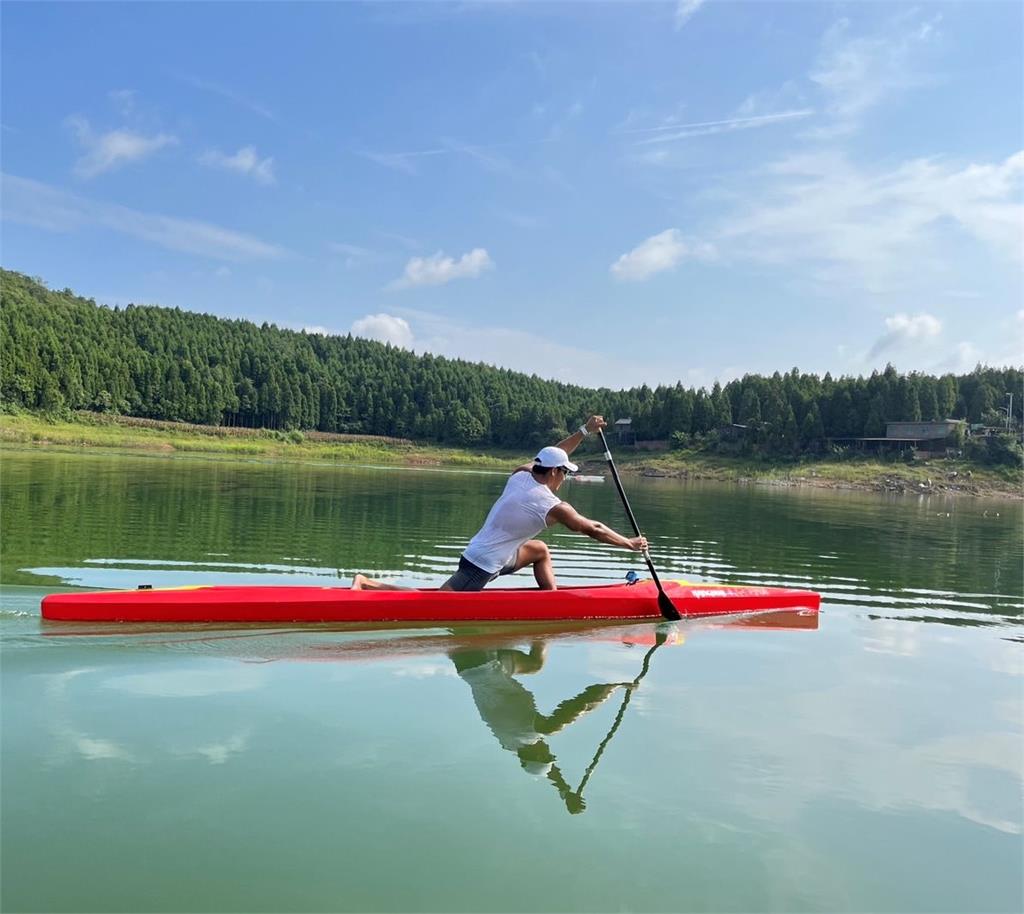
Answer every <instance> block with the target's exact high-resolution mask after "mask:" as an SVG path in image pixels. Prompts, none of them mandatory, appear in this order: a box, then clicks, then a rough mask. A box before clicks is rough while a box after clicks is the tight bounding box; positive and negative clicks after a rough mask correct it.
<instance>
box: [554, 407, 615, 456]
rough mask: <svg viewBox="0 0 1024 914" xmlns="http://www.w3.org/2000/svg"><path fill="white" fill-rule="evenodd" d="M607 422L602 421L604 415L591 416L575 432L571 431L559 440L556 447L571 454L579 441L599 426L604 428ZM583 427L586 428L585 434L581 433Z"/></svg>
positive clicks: (595, 431)
mask: <svg viewBox="0 0 1024 914" xmlns="http://www.w3.org/2000/svg"><path fill="white" fill-rule="evenodd" d="M607 424H608V423H607V422H605V421H604V416H591V417H590V418H589V419H587V421H586V422H584V423H583V425H581V426H580V427H579V429H577V430H576V431H575V432H573V433H572V434H571V435H570V436H569V437H568V438H564V439H563V440H561V441H559V442H558V444H557V445H555V446H556V447H560V448H561V449H562V450H563V451H565V453H566V454H571V453H572V452H573V451H575V450H576V448H578V447H579V446H580V442H581V441H582V440H583V439H584V438H586V437H587V436H589V435H593V434H596V433H597V430H598V429H599V428H604V427H605V426H606V425H607ZM583 429H586V430H587V434H586V435H584V434H583Z"/></svg>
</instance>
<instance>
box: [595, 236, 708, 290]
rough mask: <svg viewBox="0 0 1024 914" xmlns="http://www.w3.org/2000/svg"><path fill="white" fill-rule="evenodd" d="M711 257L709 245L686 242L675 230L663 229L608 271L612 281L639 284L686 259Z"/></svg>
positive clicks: (623, 256) (617, 261) (621, 258)
mask: <svg viewBox="0 0 1024 914" xmlns="http://www.w3.org/2000/svg"><path fill="white" fill-rule="evenodd" d="M713 256H714V248H713V247H712V246H711V245H709V244H704V243H692V242H689V241H687V240H686V239H685V238H684V237H683V234H682V232H680V231H679V229H674V228H673V229H667V230H665V231H664V232H660V233H659V234H657V235H652V236H651V237H650V238H648V239H646V240H645V241H642V242H641V243H640V244H638V245H637V246H636V247H635V248H633V250H632V251H629V252H628V253H626V254H623V255H622V256H621V257H620V258H619V259H618V260H616V261H615V263H613V264H612V265H611V267H610V270H611V273H612V275H613V276H614V277H615V278H616V279H624V280H632V281H637V282H638V281H642V280H645V279H650V278H651V277H652V276H653V275H654V274H655V273H661V272H663V271H665V270H671V269H674V268H675V267H676V266H678V264H679V263H681V262H682V261H683V260H685V259H686V258H688V257H689V258H694V257H696V258H700V259H705V260H706V259H708V258H709V257H713Z"/></svg>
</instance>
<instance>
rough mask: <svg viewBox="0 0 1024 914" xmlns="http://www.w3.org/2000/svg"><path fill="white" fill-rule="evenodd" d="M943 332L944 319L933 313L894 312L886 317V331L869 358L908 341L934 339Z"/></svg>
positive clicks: (901, 345) (899, 346) (874, 346)
mask: <svg viewBox="0 0 1024 914" xmlns="http://www.w3.org/2000/svg"><path fill="white" fill-rule="evenodd" d="M941 332H942V321H940V320H939V319H938V318H937V317H935V316H933V315H931V314H925V313H921V314H915V315H913V316H910V315H908V314H894V315H893V316H892V317H887V318H886V319H885V333H883V334H882V335H881V336H880V337H879V338H878V339H877V340H875V342H874V345H873V346H872V347H871V349H870V351H869V352H868V358H869V359H873V358H876V357H877V356H879V355H881V354H882V353H883V352H889V351H891V350H893V349H899V348H901V347H903V346H905V345H907V344H908V343H914V342H922V341H926V340H931V339H934V338H935V337H937V336H938V335H939V334H940V333H941Z"/></svg>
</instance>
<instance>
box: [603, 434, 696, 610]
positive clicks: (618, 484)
mask: <svg viewBox="0 0 1024 914" xmlns="http://www.w3.org/2000/svg"><path fill="white" fill-rule="evenodd" d="M597 433H598V435H600V436H601V446H602V447H603V448H604V459H605V460H607V461H608V468H609V469H610V470H611V471H612V479H614V480H615V488H616V489H618V490H619V497H620V498H621V499H622V506H623V507H624V508H625V509H626V514H627V515H628V516H629V522H630V523H631V524H632V525H633V531H634V532H635V533H636V535H637V536H643V534H642V533H641V532H640V525H639V524H638V523H637V522H636V517H634V515H633V509H632V508H631V507H630V506H629V499H628V498H626V491H625V489H623V488H622V480H620V479H619V471H618V470H617V469H616V468H615V461H614V460H612V452H611V450H610V449H609V447H608V439H607V438H605V436H604V429H603V428H599V429H598V430H597ZM642 555H643V557H644V561H645V562H646V563H647V570H648V571H649V572H650V573H651V577H652V578H653V579H654V584H655V586H656V587H657V588H658V608H659V609H660V610H661V614H662V615H663V616H664V617H665V618H666V619H672V620H675V619H679V618H681V616H680V615H679V611H678V610H677V609H676V608H675V606H673V605H672V601H671V600H670V599H669V597H668V594H666V593H665V588H664V587H662V586H661V580H660V579H659V578H658V572H656V571H655V570H654V563H653V562H652V561H651V554H650V552H648V551H647V550H646V549H645V550H644V551H643V553H642Z"/></svg>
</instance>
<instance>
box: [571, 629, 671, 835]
mask: <svg viewBox="0 0 1024 914" xmlns="http://www.w3.org/2000/svg"><path fill="white" fill-rule="evenodd" d="M667 640H668V636H667V635H666V634H665V632H663V631H659V632H658V633H657V635H656V636H655V639H654V644H653V645H652V646H651V649H650V650H649V651H648V652H647V653H646V654H645V655H644V662H643V665H642V666H641V667H640V675H639V676H637V677H636V679H634V680H633V682H632V683H631V684H630V685H627V686H626V695H625V697H624V698H623V699H622V706H621V707H620V708H619V713H618V714H616V715H615V721H614V722H613V723H612V726H611V729H610V730H609V731H608V735H607V736H605V738H604V739H603V740H601V744H600V745H599V746H598V747H597V752H595V753H594V760H593V761H592V762H591V763H590V764H589V765H587V770H586V771H585V772H584V773H583V780H581V781H580V786H579V787H577V788H576V789H575V790H573V791H570V792H569V793H568V794H567V795H566V796H564V797H563V798H562V799H563V800H565V806H566V809H568V810H569V812H570V813H572V814H573V815H575V814H576V813H580V812H583V810H584V808H585V804H584V802H583V788H584V787H586V786H587V781H589V780H590V776H591V775H592V774H593V773H594V769H595V768H597V763H598V762H599V761H600V760H601V756H602V755H603V754H604V750H605V748H606V747H607V745H608V744H609V743H610V742H611V741H612V737H613V736H615V731H616V730H618V729H619V724H621V723H622V718H623V717H624V716H625V714H626V708H628V707H629V700H630V699H631V698H632V697H633V692H634V690H635V689H636V688H637V687H638V686H639V685H640V682H641V680H642V679H643V678H644V676H646V675H647V671H648V670H649V669H650V668H651V657H653V656H654V652H655V651H656V650H657V649H658V648H659V647H661V646H662V645H663V644H664V643H665V642H666V641H667Z"/></svg>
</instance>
